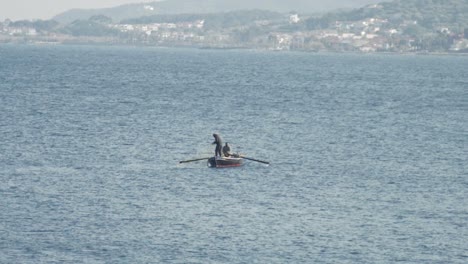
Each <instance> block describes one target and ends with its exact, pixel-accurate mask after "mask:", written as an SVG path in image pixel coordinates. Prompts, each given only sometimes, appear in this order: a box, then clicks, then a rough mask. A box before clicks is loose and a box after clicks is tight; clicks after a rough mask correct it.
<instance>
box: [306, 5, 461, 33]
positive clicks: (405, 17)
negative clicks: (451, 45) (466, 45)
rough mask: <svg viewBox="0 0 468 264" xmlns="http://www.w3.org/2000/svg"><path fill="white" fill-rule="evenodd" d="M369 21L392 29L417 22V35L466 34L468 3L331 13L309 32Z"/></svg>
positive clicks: (313, 20)
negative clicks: (446, 30) (381, 21)
mask: <svg viewBox="0 0 468 264" xmlns="http://www.w3.org/2000/svg"><path fill="white" fill-rule="evenodd" d="M368 18H381V19H387V20H388V21H389V22H390V25H392V26H393V25H399V24H402V23H405V21H416V24H414V25H411V27H409V29H411V31H414V32H413V33H418V32H420V33H422V32H423V31H424V30H429V31H431V30H434V29H441V28H449V29H450V30H451V31H455V32H463V30H464V29H465V28H468V0H394V1H391V2H383V3H381V4H379V5H377V6H366V7H362V8H358V9H354V10H351V11H347V12H331V13H328V14H326V15H324V16H322V17H318V18H311V19H309V20H308V21H307V24H308V28H309V29H317V28H328V27H330V26H332V25H334V23H335V21H337V20H341V21H358V20H363V19H368Z"/></svg>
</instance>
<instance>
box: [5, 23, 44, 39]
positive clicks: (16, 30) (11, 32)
mask: <svg viewBox="0 0 468 264" xmlns="http://www.w3.org/2000/svg"><path fill="white" fill-rule="evenodd" d="M11 24H12V22H11V21H10V20H9V19H7V20H5V21H4V22H0V35H7V36H31V37H34V36H37V35H38V34H39V32H38V31H37V30H36V29H35V28H32V27H28V26H19V27H18V26H10V25H11Z"/></svg>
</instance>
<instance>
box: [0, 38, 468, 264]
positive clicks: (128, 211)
mask: <svg viewBox="0 0 468 264" xmlns="http://www.w3.org/2000/svg"><path fill="white" fill-rule="evenodd" d="M467 69H468V58H467V57H455V56H414V55H362V54H346V55H345V54H308V53H292V52H291V53H275V52H261V51H210V50H196V49H161V48H130V47H100V46H27V45H23V46H19V45H0V139H1V140H0V181H1V184H0V263H394V262H403V263H467V262H468V243H467V241H468V168H467V164H468V159H467V157H468V155H467V154H468V148H467V143H468V118H467V116H468V75H467V74H466V72H467ZM214 132H218V133H220V134H221V135H222V136H223V139H224V140H225V141H227V142H230V144H231V145H232V147H233V148H234V151H235V152H240V153H243V154H245V155H246V156H249V157H253V158H257V159H261V160H267V161H270V162H271V165H269V166H266V165H263V164H261V163H256V162H253V161H248V162H247V164H246V165H245V166H244V167H241V168H235V169H209V168H207V167H206V163H205V162H203V161H202V162H194V163H187V164H183V165H180V164H178V161H180V160H186V159H191V158H200V157H202V158H203V157H209V156H210V155H212V154H213V153H214V146H213V145H211V142H212V141H213V138H212V134H213V133H214Z"/></svg>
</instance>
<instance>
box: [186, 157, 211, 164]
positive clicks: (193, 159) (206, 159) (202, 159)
mask: <svg viewBox="0 0 468 264" xmlns="http://www.w3.org/2000/svg"><path fill="white" fill-rule="evenodd" d="M207 159H210V158H200V159H192V160H183V161H179V163H188V162H193V161H200V160H207Z"/></svg>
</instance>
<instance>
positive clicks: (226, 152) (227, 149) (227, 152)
mask: <svg viewBox="0 0 468 264" xmlns="http://www.w3.org/2000/svg"><path fill="white" fill-rule="evenodd" d="M223 154H224V156H225V157H229V156H231V147H230V146H229V143H227V142H226V145H224V147H223Z"/></svg>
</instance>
